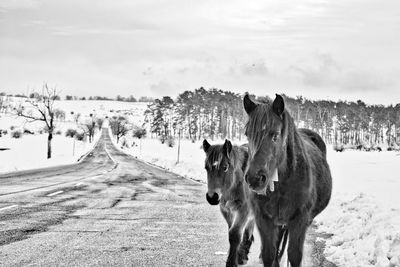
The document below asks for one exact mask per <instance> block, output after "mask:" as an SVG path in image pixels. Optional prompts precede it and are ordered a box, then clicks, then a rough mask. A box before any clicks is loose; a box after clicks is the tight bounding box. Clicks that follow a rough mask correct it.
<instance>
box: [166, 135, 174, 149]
mask: <svg viewBox="0 0 400 267" xmlns="http://www.w3.org/2000/svg"><path fill="white" fill-rule="evenodd" d="M167 146H168V147H174V146H175V139H174V138H173V137H172V136H168V138H167Z"/></svg>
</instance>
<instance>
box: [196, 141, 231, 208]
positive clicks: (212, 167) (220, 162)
mask: <svg viewBox="0 0 400 267" xmlns="http://www.w3.org/2000/svg"><path fill="white" fill-rule="evenodd" d="M203 149H204V152H206V162H205V169H206V171H207V186H208V191H207V194H206V199H207V201H208V203H210V204H211V205H218V204H219V201H220V199H221V196H222V194H223V193H224V191H225V189H226V188H228V187H229V186H230V184H231V180H232V176H233V173H232V172H233V166H232V164H231V159H230V155H231V152H232V144H231V142H230V141H228V140H225V143H224V144H223V145H214V146H212V145H210V144H209V143H208V142H207V140H205V139H204V141H203Z"/></svg>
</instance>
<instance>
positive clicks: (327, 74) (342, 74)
mask: <svg viewBox="0 0 400 267" xmlns="http://www.w3.org/2000/svg"><path fill="white" fill-rule="evenodd" d="M289 70H290V71H291V72H294V73H295V75H297V76H298V77H299V78H300V79H301V81H302V82H303V83H304V84H305V85H307V86H311V87H315V88H338V89H339V91H343V92H345V91H346V90H355V91H360V92H365V91H372V90H379V89H384V88H388V87H391V86H392V85H394V82H393V81H390V80H388V79H385V78H384V77H382V75H380V74H379V73H377V72H372V71H371V70H365V69H361V68H357V69H354V68H352V67H349V66H345V65H343V64H339V63H338V62H337V61H336V60H335V59H334V58H333V57H332V55H331V54H329V53H321V54H316V55H314V60H312V61H311V64H310V62H308V63H307V64H302V65H298V64H297V65H292V66H290V68H289Z"/></svg>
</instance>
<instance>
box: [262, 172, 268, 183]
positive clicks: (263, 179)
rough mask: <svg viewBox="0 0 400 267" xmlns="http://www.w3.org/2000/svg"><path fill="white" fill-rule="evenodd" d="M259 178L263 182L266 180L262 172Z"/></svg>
mask: <svg viewBox="0 0 400 267" xmlns="http://www.w3.org/2000/svg"><path fill="white" fill-rule="evenodd" d="M260 178H261V182H262V183H265V181H266V180H267V176H265V175H264V174H261V175H260Z"/></svg>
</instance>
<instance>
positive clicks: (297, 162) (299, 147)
mask: <svg viewBox="0 0 400 267" xmlns="http://www.w3.org/2000/svg"><path fill="white" fill-rule="evenodd" d="M287 138H288V139H287V142H286V152H285V153H286V154H285V156H284V157H283V159H282V163H281V165H280V167H281V168H280V171H281V172H282V173H285V175H284V176H285V177H288V176H291V175H292V174H293V172H296V171H297V170H298V169H299V168H301V167H302V166H301V165H302V164H304V163H305V162H306V161H307V159H306V154H305V151H304V149H305V146H304V141H303V140H302V139H301V137H300V134H299V132H298V131H297V129H296V128H295V126H294V125H293V129H291V131H290V132H289V134H288V137H287ZM303 167H304V166H303Z"/></svg>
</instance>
